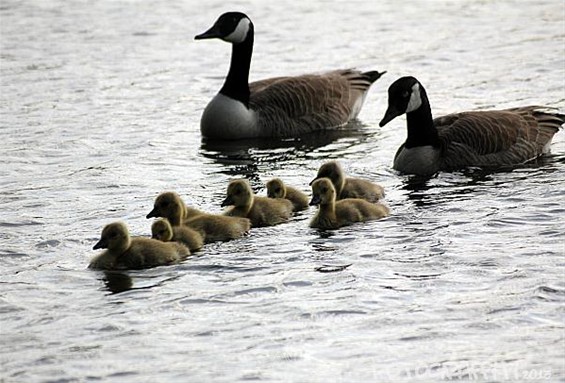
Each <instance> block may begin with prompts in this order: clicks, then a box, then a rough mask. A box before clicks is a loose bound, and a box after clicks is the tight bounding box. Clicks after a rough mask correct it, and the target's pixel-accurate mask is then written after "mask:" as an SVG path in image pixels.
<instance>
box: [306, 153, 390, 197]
mask: <svg viewBox="0 0 565 383" xmlns="http://www.w3.org/2000/svg"><path fill="white" fill-rule="evenodd" d="M323 177H327V178H329V179H330V180H331V181H332V184H333V185H334V188H335V190H336V193H337V194H336V199H337V200H340V199H345V198H361V199H364V200H366V201H369V202H378V201H379V200H380V199H382V198H383V197H384V196H385V191H384V188H383V187H382V186H381V185H378V184H375V183H373V182H371V181H367V180H364V179H361V178H352V177H346V176H345V173H344V172H343V169H342V168H341V166H340V165H339V163H338V162H337V161H330V162H326V163H325V164H323V165H322V166H320V169H319V170H318V175H317V176H316V178H314V179H313V180H312V182H310V185H312V183H313V182H314V181H316V180H317V179H320V178H323Z"/></svg>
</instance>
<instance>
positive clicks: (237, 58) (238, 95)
mask: <svg viewBox="0 0 565 383" xmlns="http://www.w3.org/2000/svg"><path fill="white" fill-rule="evenodd" d="M253 35H254V33H253V24H250V25H249V31H248V33H247V38H246V39H245V41H243V42H242V43H239V44H232V53H231V63H230V70H229V72H228V76H227V77H226V81H225V82H224V86H223V87H222V89H220V93H221V94H223V95H225V96H228V97H230V98H233V99H235V100H238V101H241V102H242V103H243V104H244V105H245V106H246V107H248V106H249V68H250V66H251V55H252V54H253Z"/></svg>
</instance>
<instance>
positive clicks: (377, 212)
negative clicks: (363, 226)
mask: <svg viewBox="0 0 565 383" xmlns="http://www.w3.org/2000/svg"><path fill="white" fill-rule="evenodd" d="M310 205H319V209H318V212H317V213H316V215H315V216H314V218H313V219H312V221H311V222H310V227H314V228H318V229H337V228H340V227H342V226H346V225H351V224H353V223H355V222H364V221H370V220H375V219H380V218H383V217H386V216H388V215H389V209H388V208H387V207H386V206H384V205H382V204H380V203H370V202H368V201H366V200H363V199H359V198H346V199H343V200H339V201H336V191H335V188H334V186H333V183H332V182H331V180H330V179H329V178H320V179H318V180H315V181H314V182H313V183H312V201H311V202H310Z"/></svg>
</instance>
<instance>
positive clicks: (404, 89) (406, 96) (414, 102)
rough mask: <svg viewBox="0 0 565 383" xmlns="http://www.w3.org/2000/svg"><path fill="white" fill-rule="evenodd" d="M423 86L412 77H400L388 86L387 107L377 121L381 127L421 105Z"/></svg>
mask: <svg viewBox="0 0 565 383" xmlns="http://www.w3.org/2000/svg"><path fill="white" fill-rule="evenodd" d="M424 92H425V91H424V88H423V87H422V85H421V84H420V82H419V81H418V80H416V79H415V78H414V77H411V76H407V77H401V78H399V79H398V80H396V81H395V82H393V83H392V85H391V86H390V87H389V88H388V108H387V110H386V113H385V116H384V117H383V119H382V120H381V122H380V123H379V126H381V127H383V126H385V125H386V124H388V123H389V122H390V121H392V120H393V119H394V118H396V117H398V116H401V115H403V114H404V113H410V112H413V111H415V110H417V109H419V108H420V106H422V102H423V101H422V99H423V98H424V97H425V93H424Z"/></svg>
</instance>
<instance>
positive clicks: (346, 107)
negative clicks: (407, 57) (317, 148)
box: [195, 12, 385, 140]
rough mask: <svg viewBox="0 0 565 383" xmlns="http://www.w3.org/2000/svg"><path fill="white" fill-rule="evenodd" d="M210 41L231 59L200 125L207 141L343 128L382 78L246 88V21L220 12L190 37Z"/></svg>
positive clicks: (349, 76) (276, 82)
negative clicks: (226, 49)
mask: <svg viewBox="0 0 565 383" xmlns="http://www.w3.org/2000/svg"><path fill="white" fill-rule="evenodd" d="M212 38H219V39H221V40H223V41H226V42H229V43H231V44H232V55H231V63H230V69H229V72H228V75H227V77H226V80H225V82H224V85H223V87H222V88H221V89H220V92H219V93H218V94H217V95H216V96H215V97H214V98H213V99H212V100H211V101H210V102H209V103H208V106H206V109H204V113H203V114H202V118H201V121H200V130H201V132H202V135H203V136H204V137H207V138H211V139H223V140H237V139H243V138H258V137H294V136H298V135H302V134H305V133H309V132H313V131H319V130H323V129H329V128H336V127H340V126H343V125H345V124H347V122H349V121H350V120H352V119H354V118H356V117H357V115H358V114H359V112H360V110H361V107H362V105H363V101H364V99H365V96H366V94H367V91H368V90H369V88H370V86H371V84H372V83H373V82H375V81H376V80H377V79H378V78H380V77H381V76H382V75H383V74H384V73H385V72H378V71H369V72H360V71H357V70H353V69H341V70H335V71H331V72H327V73H322V74H306V75H302V76H295V77H275V78H269V79H265V80H261V81H257V82H252V83H249V67H250V64H251V55H252V52H253V38H254V28H253V23H252V22H251V20H250V19H249V17H247V15H245V14H244V13H241V12H228V13H224V14H223V15H221V16H220V17H219V18H218V20H217V21H216V22H215V23H214V25H213V26H212V27H211V28H210V29H208V30H207V31H206V32H204V33H202V34H199V35H197V36H196V37H195V39H196V40H202V39H212Z"/></svg>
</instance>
